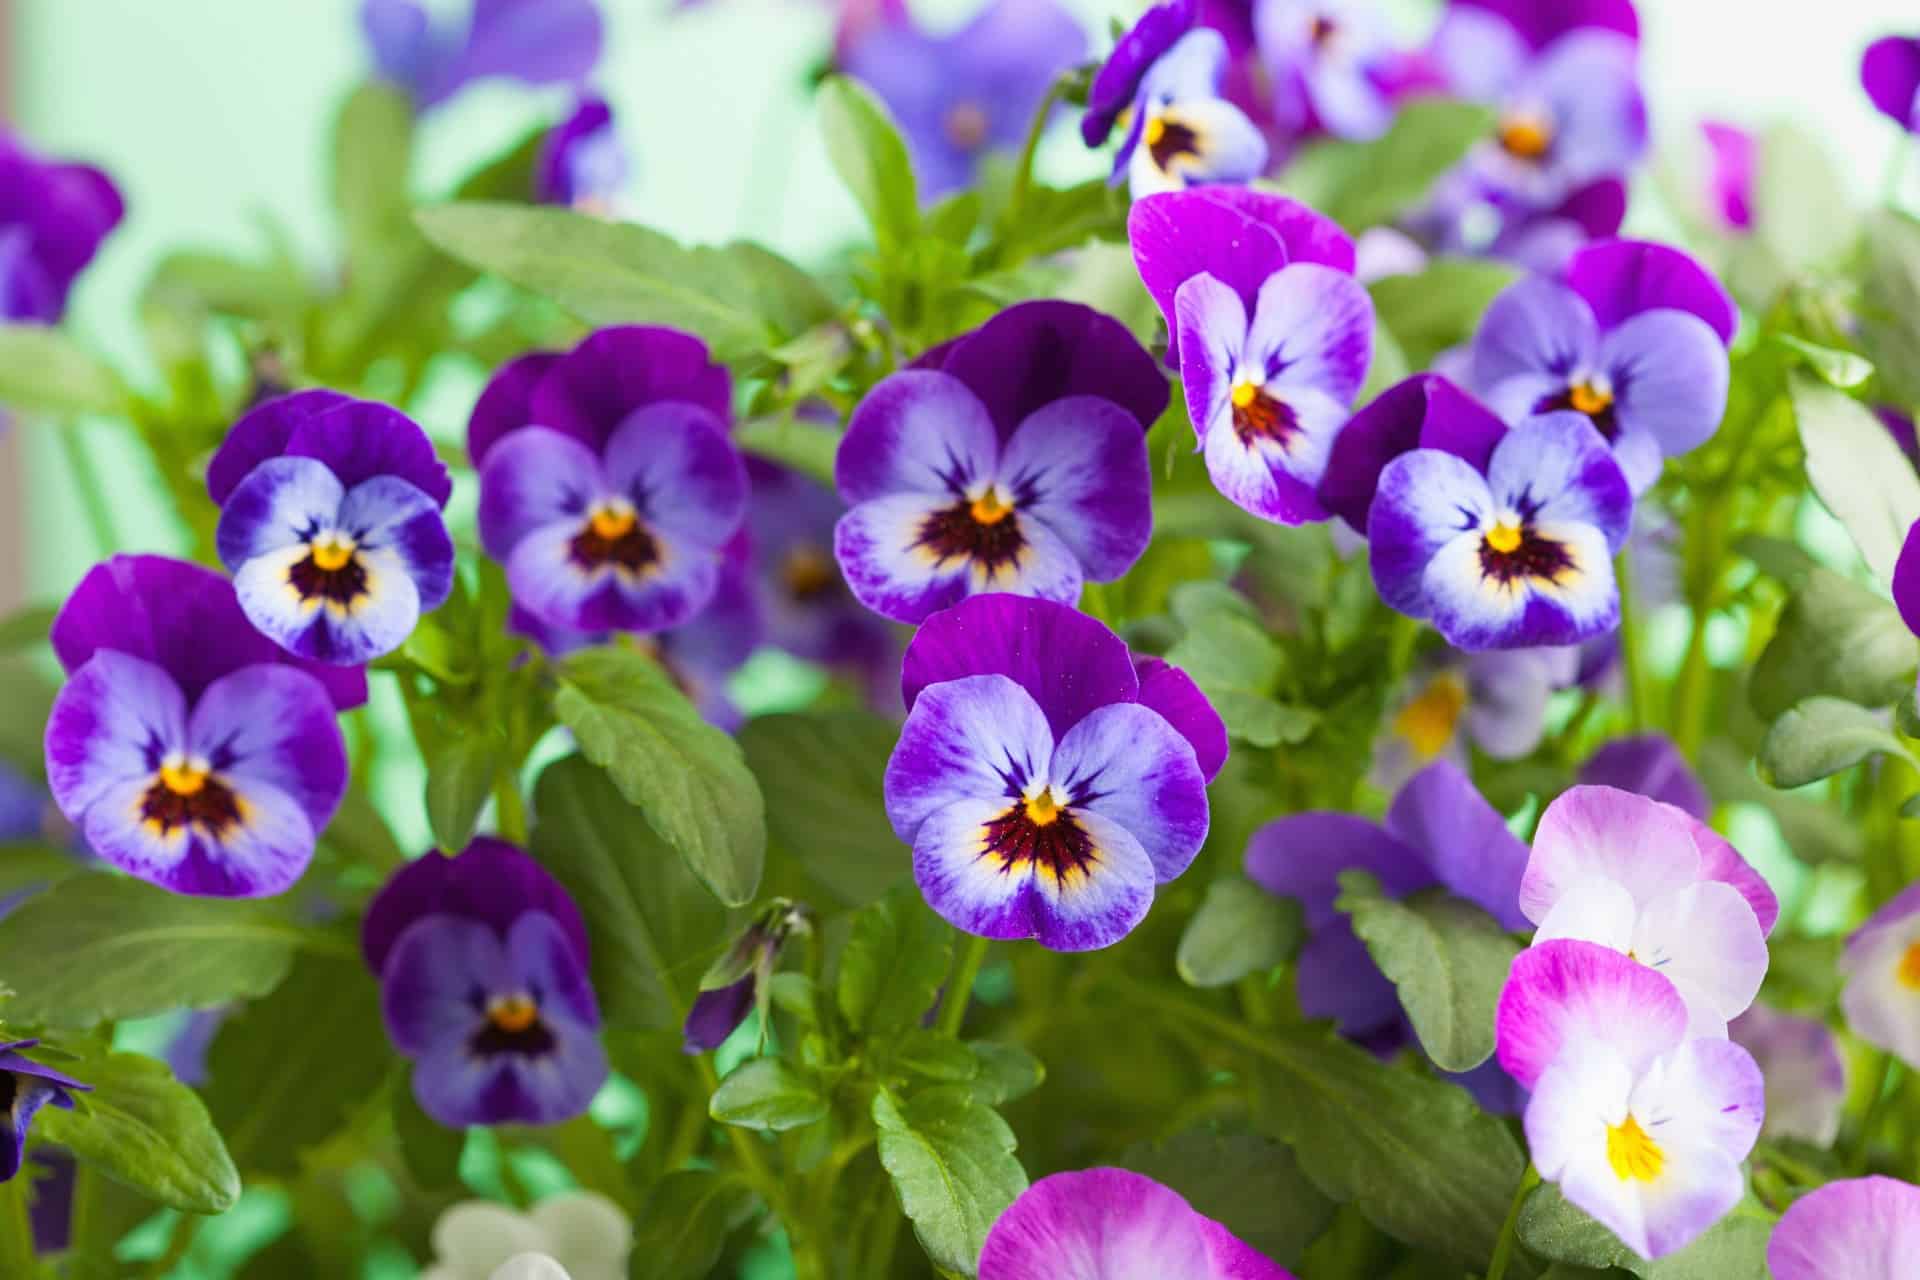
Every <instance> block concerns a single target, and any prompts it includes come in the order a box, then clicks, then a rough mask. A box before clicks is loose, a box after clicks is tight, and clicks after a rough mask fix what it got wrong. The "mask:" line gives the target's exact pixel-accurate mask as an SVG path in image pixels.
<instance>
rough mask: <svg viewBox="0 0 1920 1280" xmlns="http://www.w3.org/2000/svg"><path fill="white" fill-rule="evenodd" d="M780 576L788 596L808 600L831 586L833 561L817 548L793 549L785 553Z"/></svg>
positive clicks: (832, 582) (832, 581) (833, 579)
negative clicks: (784, 581)
mask: <svg viewBox="0 0 1920 1280" xmlns="http://www.w3.org/2000/svg"><path fill="white" fill-rule="evenodd" d="M780 576H781V577H782V578H784V579H785V580H786V584H787V594H788V595H791V596H792V597H794V599H796V600H809V599H812V598H813V597H814V596H817V595H820V594H821V593H822V592H824V591H826V590H827V589H828V588H830V587H832V586H833V584H834V581H835V575H834V568H833V560H832V559H831V558H830V557H828V556H827V555H826V554H825V553H823V552H822V551H821V550H820V549H819V548H818V547H795V548H794V549H793V550H792V551H790V552H788V553H787V559H786V562H785V563H784V564H783V565H781V567H780Z"/></svg>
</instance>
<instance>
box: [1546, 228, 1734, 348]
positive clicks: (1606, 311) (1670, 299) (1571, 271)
mask: <svg viewBox="0 0 1920 1280" xmlns="http://www.w3.org/2000/svg"><path fill="white" fill-rule="evenodd" d="M1566 280H1567V286H1568V287H1569V288H1571V289H1572V290H1573V291H1574V292H1575V293H1577V294H1579V295H1580V296H1581V297H1582V298H1584V299H1585V300H1586V303H1587V305H1588V306H1589V307H1591V308H1592V309H1593V314H1594V318H1595V319H1596V320H1597V321H1598V323H1599V325H1600V328H1601V329H1602V330H1612V329H1614V328H1616V327H1618V326H1619V325H1620V324H1622V323H1623V322H1625V321H1627V320H1629V319H1631V318H1632V317H1634V316H1637V315H1639V314H1640V313H1641V312H1643V311H1657V310H1674V311H1686V312H1689V313H1691V314H1693V315H1695V316H1697V317H1699V319H1700V320H1701V321H1702V322H1703V323H1705V324H1706V326H1707V327H1708V328H1709V329H1712V330H1713V331H1714V333H1715V334H1717V335H1719V338H1720V341H1721V342H1722V343H1723V344H1725V343H1728V342H1732V341H1733V332H1734V330H1735V329H1736V328H1737V327H1738V326H1739V323H1740V313H1739V310H1738V309H1737V308H1736V307H1735V306H1734V303H1733V298H1732V296H1731V295H1729V294H1728V293H1727V291H1726V289H1725V288H1724V287H1723V286H1722V285H1721V284H1720V282H1719V281H1718V280H1716V279H1714V278H1713V274H1712V273H1711V272H1709V271H1708V270H1707V269H1706V268H1705V267H1703V266H1701V265H1700V263H1699V262H1697V261H1695V260H1694V259H1693V258H1691V257H1689V256H1688V255H1687V254H1685V253H1682V252H1681V251H1680V250H1678V249H1675V248H1672V247H1670V246H1668V245H1663V244H1653V243H1650V242H1648V241H1644V240H1603V241H1601V242H1599V243H1597V244H1591V245H1588V246H1587V247H1586V248H1584V249H1581V250H1580V251H1579V252H1578V253H1575V254H1574V255H1573V257H1572V258H1571V259H1569V260H1568V262H1567V269H1566Z"/></svg>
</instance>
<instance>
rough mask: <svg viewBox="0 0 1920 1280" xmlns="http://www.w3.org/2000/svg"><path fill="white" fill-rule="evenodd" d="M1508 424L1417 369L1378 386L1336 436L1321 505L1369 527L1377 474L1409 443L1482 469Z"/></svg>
mask: <svg viewBox="0 0 1920 1280" xmlns="http://www.w3.org/2000/svg"><path fill="white" fill-rule="evenodd" d="M1506 431H1507V427H1506V424H1505V423H1503V422H1501V421H1500V419H1499V418H1498V417H1497V416H1496V415H1495V414H1494V413H1493V411H1492V410H1490V409H1488V408H1487V407H1486V406H1485V405H1482V404H1481V403H1480V402H1479V401H1478V400H1476V399H1474V398H1473V397H1472V396H1470V395H1468V394H1467V393H1466V392H1464V391H1462V390H1461V389H1460V388H1459V387H1457V386H1455V385H1454V384H1453V383H1451V382H1449V381H1448V380H1447V379H1445V378H1443V377H1441V376H1440V375H1439V374H1437V373H1418V374H1415V375H1414V376H1413V377H1411V378H1408V379H1406V380H1404V381H1402V382H1398V383H1395V384H1394V385H1393V386H1391V387H1389V388H1387V389H1386V390H1385V391H1383V392H1381V393H1380V395H1379V396H1378V397H1376V398H1375V399H1374V400H1373V401H1372V402H1371V403H1369V404H1368V405H1366V406H1365V407H1364V408H1362V409H1361V410H1360V411H1359V412H1358V413H1355V414H1354V415H1353V417H1352V418H1350V419H1348V421H1347V424H1346V426H1344V427H1342V428H1341V429H1340V434H1339V435H1337V436H1335V437H1334V440H1333V453H1332V456H1331V457H1330V458H1329V459H1328V462H1327V472H1326V475H1325V476H1324V477H1322V479H1321V481H1320V503H1321V505H1322V506H1324V507H1326V508H1327V510H1329V511H1331V512H1333V513H1334V514H1335V515H1337V516H1339V517H1340V518H1341V519H1343V520H1345V521H1346V522H1347V523H1348V524H1349V525H1350V526H1352V528H1353V529H1354V530H1355V531H1356V532H1359V533H1365V532H1366V528H1367V513H1368V511H1370V510H1371V509H1372V507H1373V495H1374V491H1375V490H1376V489H1378V488H1379V486H1380V472H1381V470H1382V469H1384V468H1385V467H1386V465H1387V464H1388V463H1389V462H1391V461H1393V460H1394V459H1395V458H1397V457H1399V456H1400V455H1401V454H1403V453H1406V452H1409V451H1410V450H1413V449H1439V450H1441V451H1443V452H1446V453H1451V454H1454V455H1455V456H1457V457H1460V458H1463V459H1465V460H1466V461H1467V463H1468V464H1469V465H1470V466H1472V467H1473V468H1474V469H1476V470H1480V471H1484V470H1485V469H1486V466H1487V461H1488V459H1490V458H1491V457H1492V456H1493V447H1494V446H1495V445H1496V444H1498V443H1499V442H1500V437H1501V436H1503V435H1505V434H1506Z"/></svg>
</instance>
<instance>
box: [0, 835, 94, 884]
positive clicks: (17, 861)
mask: <svg viewBox="0 0 1920 1280" xmlns="http://www.w3.org/2000/svg"><path fill="white" fill-rule="evenodd" d="M85 870H86V866H85V864H84V863H82V862H81V861H80V859H78V858H76V857H75V856H74V855H73V853H72V851H71V850H67V849H55V848H53V847H52V846H50V845H44V844H39V843H35V842H32V841H16V840H9V841H6V842H4V843H0V897H9V896H11V895H13V894H16V893H21V892H23V891H26V890H29V889H31V890H35V891H38V890H41V889H45V888H46V887H48V886H49V885H55V884H58V883H60V882H61V881H62V880H70V879H72V878H73V877H74V876H77V875H79V874H80V873H81V872H83V871H85Z"/></svg>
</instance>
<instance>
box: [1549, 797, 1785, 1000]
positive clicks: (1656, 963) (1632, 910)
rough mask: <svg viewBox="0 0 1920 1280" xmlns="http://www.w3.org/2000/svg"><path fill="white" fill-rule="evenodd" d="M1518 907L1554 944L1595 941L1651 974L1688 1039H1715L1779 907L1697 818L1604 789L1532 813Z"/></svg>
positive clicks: (1748, 994) (1755, 969)
mask: <svg viewBox="0 0 1920 1280" xmlns="http://www.w3.org/2000/svg"><path fill="white" fill-rule="evenodd" d="M1520 908H1521V910H1522V911H1523V912H1525V913H1526V918H1527V919H1529V920H1531V921H1533V922H1534V923H1535V924H1536V925H1538V926H1539V931H1538V932H1537V933H1535V934H1534V944H1535V945H1536V946H1538V945H1541V944H1543V943H1547V942H1550V941H1552V940H1554V939H1557V938H1574V939H1578V940H1581V941H1584V942H1593V943H1599V944H1601V945H1604V946H1607V947H1611V948H1612V949H1613V950H1615V951H1618V952H1621V953H1623V954H1625V955H1628V956H1630V957H1632V958H1634V959H1636V960H1637V961H1638V962H1639V963H1640V964H1643V965H1645V966H1647V967H1649V968H1652V969H1657V970H1658V971H1659V972H1660V974H1661V975H1662V976H1663V977H1665V978H1666V979H1667V980H1668V981H1669V982H1671V983H1672V984H1673V986H1674V989H1675V990H1676V991H1677V992H1678V993H1679V995H1680V997H1681V999H1682V1001H1683V1003H1684V1004H1685V1006H1686V1009H1687V1014H1688V1034H1689V1035H1690V1036H1706V1037H1724V1036H1725V1035H1726V1031H1727V1023H1728V1022H1729V1021H1730V1020H1731V1019H1733V1018H1735V1017H1737V1016H1738V1015H1740V1014H1741V1013H1743V1012H1744V1011H1745V1010H1746V1008H1747V1006H1748V1005H1750V1004H1752V1003H1753V997H1754V995H1755V994H1756V993H1758V991H1759V990H1760V982H1761V979H1763V978H1764V977H1766V973H1767V935H1768V934H1769V933H1771V932H1772V931H1773V926H1774V923H1775V921H1776V920H1778V919H1779V915H1780V904H1779V902H1778V900H1777V899H1776V898H1775V897H1774V894H1773V891H1772V890H1771V889H1769V888H1768V887H1767V882H1766V881H1765V880H1764V879H1762V878H1761V877H1760V874H1759V873H1758V872H1756V871H1755V870H1754V869H1753V868H1752V867H1751V866H1749V865H1748V864H1747V862H1746V860H1745V859H1744V858H1742V857H1741V856H1740V853H1739V851H1738V850H1736V849H1735V848H1734V847H1733V846H1732V845H1731V844H1729V843H1728V842H1727V841H1726V840H1725V839H1724V838H1723V837H1721V836H1720V835H1718V834H1717V833H1716V832H1714V831H1713V830H1712V829H1711V828H1710V827H1708V826H1707V825H1706V824H1705V823H1703V822H1701V821H1700V820H1699V819H1697V818H1694V817H1693V816H1691V815H1690V814H1688V813H1686V812H1684V811H1682V810H1680V809H1676V808H1674V807H1673V806H1671V805H1667V804H1662V803H1660V802H1659V801H1657V800H1650V799H1648V798H1647V797H1646V796H1640V795H1634V794H1632V793H1631V792H1626V791H1618V790H1615V789H1614V788H1612V787H1599V786H1576V787H1571V788H1569V789H1568V790H1567V791H1565V792H1563V793H1562V794H1561V795H1560V797H1559V798H1558V799H1556V800H1555V801H1554V802H1553V803H1552V804H1550V805H1548V806H1547V809H1546V812H1545V813H1543V814H1541V815H1540V824H1539V827H1538V828H1537V829H1536V831H1535V833H1534V837H1533V851H1532V854H1531V855H1530V856H1529V857H1528V859H1527V870H1526V875H1525V877H1524V878H1523V879H1522V880H1521V883H1520Z"/></svg>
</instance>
